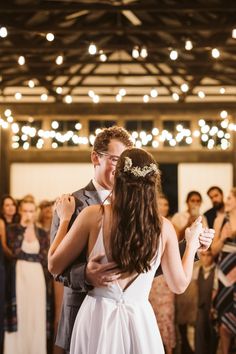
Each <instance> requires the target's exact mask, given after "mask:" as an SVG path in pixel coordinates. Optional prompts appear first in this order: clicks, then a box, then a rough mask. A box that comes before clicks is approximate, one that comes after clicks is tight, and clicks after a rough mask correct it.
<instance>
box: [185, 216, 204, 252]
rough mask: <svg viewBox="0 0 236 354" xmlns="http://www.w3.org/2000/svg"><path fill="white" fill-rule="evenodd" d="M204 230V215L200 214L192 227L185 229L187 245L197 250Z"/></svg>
mask: <svg viewBox="0 0 236 354" xmlns="http://www.w3.org/2000/svg"><path fill="white" fill-rule="evenodd" d="M201 232H202V217H201V216H199V217H198V218H197V219H196V220H195V221H194V223H192V225H191V226H190V227H187V229H186V230H185V240H186V243H187V245H189V246H191V247H193V248H194V249H195V250H197V249H198V248H199V247H200V246H201V244H200V240H199V237H200V234H201Z"/></svg>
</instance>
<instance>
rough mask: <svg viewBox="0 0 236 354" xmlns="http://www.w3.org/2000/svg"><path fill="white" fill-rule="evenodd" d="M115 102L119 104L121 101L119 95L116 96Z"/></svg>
mask: <svg viewBox="0 0 236 354" xmlns="http://www.w3.org/2000/svg"><path fill="white" fill-rule="evenodd" d="M116 101H117V102H121V101H122V96H121V95H120V94H119V93H118V94H117V95H116Z"/></svg>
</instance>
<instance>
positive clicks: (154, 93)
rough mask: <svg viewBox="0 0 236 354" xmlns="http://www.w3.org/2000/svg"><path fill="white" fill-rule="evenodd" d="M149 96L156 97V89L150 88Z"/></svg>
mask: <svg viewBox="0 0 236 354" xmlns="http://www.w3.org/2000/svg"><path fill="white" fill-rule="evenodd" d="M150 96H151V97H152V98H156V97H157V96H158V92H157V90H156V89H154V88H153V89H151V91H150Z"/></svg>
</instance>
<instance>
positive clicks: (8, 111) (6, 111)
mask: <svg viewBox="0 0 236 354" xmlns="http://www.w3.org/2000/svg"><path fill="white" fill-rule="evenodd" d="M4 114H5V116H6V117H9V116H11V114H12V113H11V110H10V109H6V110H5V112H4Z"/></svg>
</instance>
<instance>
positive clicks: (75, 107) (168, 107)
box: [0, 101, 236, 119]
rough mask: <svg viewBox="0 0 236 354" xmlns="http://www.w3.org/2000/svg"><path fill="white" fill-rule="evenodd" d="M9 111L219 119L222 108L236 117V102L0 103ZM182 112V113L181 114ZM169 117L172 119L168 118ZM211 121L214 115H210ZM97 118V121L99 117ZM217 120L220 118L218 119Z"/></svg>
mask: <svg viewBox="0 0 236 354" xmlns="http://www.w3.org/2000/svg"><path fill="white" fill-rule="evenodd" d="M7 108H10V109H11V110H12V112H13V116H16V115H23V116H27V115H30V116H33V117H36V116H42V115H57V116H60V115H64V116H66V117H70V116H71V115H75V116H77V117H78V116H80V115H83V116H93V117H94V119H96V117H98V116H99V115H104V116H105V115H109V116H111V115H115V116H117V115H120V114H122V115H123V116H126V117H134V118H135V117H137V115H138V116H142V115H143V116H145V117H146V118H147V117H148V116H149V117H150V116H151V115H152V116H154V117H158V116H160V115H161V114H163V115H164V114H173V116H174V115H176V114H181V115H182V116H183V117H184V116H185V117H187V116H188V115H189V117H192V115H193V113H197V114H199V115H202V116H204V117H207V112H208V111H209V112H208V113H209V116H211V115H210V114H212V115H213V114H214V115H215V118H216V119H217V118H219V112H220V111H221V110H222V109H227V110H228V111H229V113H232V114H235V112H236V101H235V102H204V101H203V102H184V103H181V102H178V103H176V102H173V103H170V102H168V103H148V104H143V103H133V102H132V103H123V102H119V103H113V102H112V103H108V102H107V103H102V102H101V103H99V104H94V103H92V102H91V103H90V102H89V103H82V102H79V103H72V104H69V105H68V104H66V103H45V102H43V103H36V102H34V103H18V102H16V103H10V102H9V103H6V102H5V103H0V112H3V111H4V110H5V109H7ZM183 112H184V114H183ZM170 118H171V117H170ZM211 118H214V116H211ZM98 119H99V118H98ZM219 119H220V118H219Z"/></svg>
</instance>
